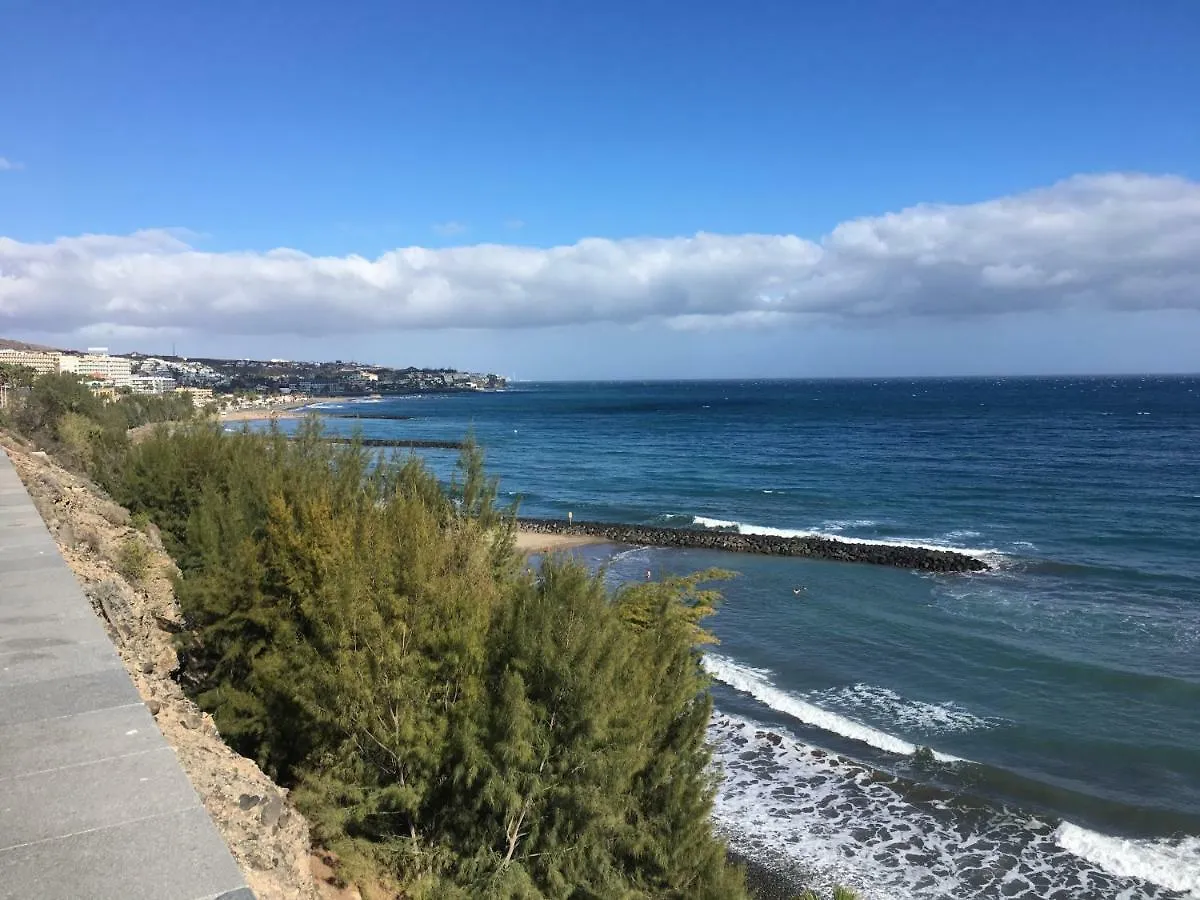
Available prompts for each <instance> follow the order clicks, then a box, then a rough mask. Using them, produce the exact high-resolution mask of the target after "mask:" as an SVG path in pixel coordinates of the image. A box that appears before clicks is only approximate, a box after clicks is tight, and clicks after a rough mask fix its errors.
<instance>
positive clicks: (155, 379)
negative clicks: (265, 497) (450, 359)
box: [0, 341, 507, 411]
mask: <svg viewBox="0 0 1200 900" xmlns="http://www.w3.org/2000/svg"><path fill="white" fill-rule="evenodd" d="M5 344H7V346H6V345H5ZM3 371H7V372H10V373H17V372H21V371H24V372H26V373H27V374H28V375H30V376H31V377H36V376H40V375H50V374H61V373H67V374H72V375H76V376H78V377H79V378H80V379H81V380H83V381H85V382H86V383H87V385H88V387H89V388H90V389H91V391H92V393H93V394H95V395H97V396H99V397H102V398H104V399H109V400H115V399H117V398H119V397H120V396H122V395H123V394H128V393H133V394H168V393H178V394H187V395H189V396H190V397H191V399H192V402H193V403H194V404H195V406H196V408H198V409H202V408H207V407H209V406H210V405H211V406H213V407H215V408H216V409H218V410H221V411H225V410H238V409H254V408H262V407H276V406H282V405H292V404H295V403H298V402H302V401H304V400H306V399H308V398H312V397H369V396H385V395H396V394H428V393H448V392H465V391H495V390H503V389H504V388H505V386H506V385H507V382H506V380H505V379H504V378H503V377H501V376H499V375H493V374H490V373H488V374H481V373H474V372H460V371H457V370H455V369H420V368H415V367H408V368H404V369H396V368H391V367H388V366H379V365H371V364H366V363H359V362H344V361H342V360H335V361H333V362H298V361H292V360H282V359H271V360H265V361H264V360H251V359H237V360H230V359H218V358H204V359H189V358H186V357H180V356H150V355H146V354H142V353H128V354H110V353H109V351H108V349H107V348H105V347H90V348H88V349H87V350H86V351H85V352H72V351H64V350H56V349H50V348H43V347H36V346H33V345H27V344H20V343H18V342H15V341H9V342H3V343H0V372H3ZM13 382H14V379H13V378H0V408H3V407H4V406H5V405H6V404H7V402H8V397H9V393H10V391H11V389H12V383H13Z"/></svg>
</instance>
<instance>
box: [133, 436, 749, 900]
mask: <svg viewBox="0 0 1200 900" xmlns="http://www.w3.org/2000/svg"><path fill="white" fill-rule="evenodd" d="M112 490H113V492H114V494H115V495H116V496H117V498H118V499H119V500H120V501H121V502H123V503H125V504H126V505H128V506H129V507H130V509H131V510H133V512H134V513H135V515H136V516H149V517H150V518H152V519H153V520H154V521H155V522H156V523H157V525H158V526H159V528H160V529H161V531H162V534H163V539H164V541H165V542H166V544H167V546H168V548H169V549H170V550H171V552H172V553H173V554H174V555H175V556H176V559H177V561H178V562H179V565H180V568H181V571H182V577H181V578H180V580H179V583H178V586H177V594H178V597H179V601H180V605H181V608H182V610H183V613H184V617H185V620H186V623H187V626H188V627H187V630H186V632H185V633H184V634H183V635H181V644H180V651H181V677H182V681H183V682H184V684H185V686H187V687H188V689H189V690H190V691H191V692H192V693H193V695H194V696H196V697H197V699H198V701H199V703H200V704H201V705H202V706H203V707H204V708H205V709H206V710H208V711H210V712H211V713H212V714H213V715H214V717H215V718H216V721H217V724H218V726H219V727H220V729H221V733H222V734H223V735H224V736H225V737H226V739H227V740H229V741H230V742H231V743H232V744H233V745H234V746H235V747H236V748H237V749H238V750H240V751H241V752H243V753H245V754H247V755H249V756H251V757H253V758H254V759H256V760H257V761H258V762H259V763H260V764H261V765H262V766H263V767H264V768H265V769H266V770H267V771H268V772H269V773H271V774H272V775H273V776H274V777H276V778H278V779H280V780H281V781H282V782H284V783H285V784H287V785H288V786H290V787H293V788H294V794H293V796H294V797H295V799H296V801H297V802H298V803H299V804H300V806H301V809H302V810H303V811H304V813H305V814H306V816H307V817H308V818H309V821H310V823H311V825H312V829H313V832H314V835H315V836H316V837H317V838H318V839H319V840H321V841H322V842H324V843H325V844H326V845H328V846H330V847H331V848H332V849H334V850H336V851H337V852H339V853H340V854H342V855H343V856H350V857H352V858H356V859H359V860H364V859H367V860H371V861H372V862H373V863H374V864H375V865H377V866H381V867H384V868H386V869H387V870H388V871H389V872H390V873H391V874H392V875H393V876H394V877H395V878H397V879H398V880H399V881H400V882H402V883H403V885H404V887H405V890H406V892H407V894H408V895H410V896H413V897H430V898H435V897H436V898H454V897H462V898H497V900H499V898H514V900H515V898H530V900H536V898H555V900H568V898H572V900H574V898H608V897H618V898H650V897H654V898H679V900H683V898H689V900H690V898H700V900H705V898H711V900H736V898H739V897H744V896H745V888H744V886H743V884H742V876H741V874H740V872H738V871H737V870H734V869H731V868H729V867H728V866H727V865H726V861H725V850H724V847H723V845H722V844H721V843H720V842H719V841H717V840H716V839H715V837H714V835H713V833H712V826H711V818H710V814H711V806H712V798H713V789H714V785H713V783H712V776H711V774H710V769H709V762H710V758H709V753H708V750H707V747H706V744H705V728H706V725H707V722H708V717H709V712H710V700H709V697H708V694H707V690H706V687H707V681H706V679H705V676H704V674H703V671H702V669H701V666H700V662H699V652H698V650H697V647H698V646H699V645H700V644H702V643H704V642H706V641H708V640H710V637H709V636H708V635H707V633H706V632H705V631H704V630H703V628H702V627H701V622H702V620H703V618H704V617H705V616H707V615H709V614H711V613H712V611H713V610H714V609H715V605H716V601H717V597H716V595H715V594H713V593H711V592H709V591H705V590H702V589H701V581H702V580H706V579H708V578H709V577H710V575H711V574H715V573H706V575H705V576H697V577H695V578H692V579H677V580H673V581H668V582H664V583H661V584H652V585H637V586H635V587H632V588H629V589H627V590H624V591H620V592H618V593H617V594H616V595H615V596H614V595H610V594H608V593H607V592H606V590H605V588H604V584H603V581H602V579H601V578H599V577H598V576H596V575H594V574H591V573H589V572H587V571H586V570H585V569H584V568H582V567H581V566H579V565H577V564H574V563H571V562H568V561H563V560H556V559H551V560H549V561H547V562H546V564H545V565H544V567H543V569H542V571H541V574H540V576H539V577H534V576H532V575H529V574H526V573H525V569H524V567H523V566H522V565H521V564H520V562H519V559H518V558H517V557H516V555H515V554H514V553H513V551H512V540H513V529H514V517H513V515H512V513H511V512H510V511H503V510H500V509H499V508H498V506H497V505H496V485H495V481H494V480H489V479H488V478H487V477H486V475H485V473H484V467H483V456H482V453H481V452H480V451H479V449H478V448H477V447H475V446H474V444H473V443H469V444H468V447H467V449H466V450H465V451H464V452H463V455H462V458H461V460H460V467H459V474H458V476H457V477H456V478H455V480H454V482H453V484H452V485H451V486H450V488H449V489H448V490H446V489H443V487H442V486H441V485H439V483H438V482H437V480H436V478H435V477H434V476H433V475H432V474H431V473H430V472H429V471H428V470H427V469H425V467H424V466H423V465H422V464H421V463H420V462H419V461H417V460H416V459H415V458H408V459H407V460H398V459H386V458H378V459H377V458H374V457H372V456H371V455H370V454H369V453H367V452H366V451H365V450H364V449H363V448H362V447H361V446H359V445H355V444H350V445H332V444H330V443H328V442H325V441H323V440H322V439H321V435H320V431H319V428H318V427H317V426H316V425H315V424H313V423H306V424H305V425H303V426H302V428H301V429H300V432H299V434H298V435H297V436H296V439H295V440H288V439H287V438H285V437H284V436H283V435H282V434H280V433H279V432H278V431H270V432H267V433H261V434H250V433H248V432H247V433H242V434H238V435H226V434H223V433H222V432H221V431H220V430H219V429H218V428H217V427H215V426H209V425H202V424H199V425H194V426H190V427H188V428H185V429H180V430H177V431H176V432H175V433H173V434H166V433H161V432H160V433H158V434H156V435H154V436H152V437H151V438H149V439H148V440H147V441H145V442H144V443H142V444H139V445H138V446H137V447H135V448H133V449H132V450H131V451H130V453H129V455H128V458H127V460H126V464H125V465H124V466H123V467H122V469H121V472H120V476H119V478H118V479H117V480H116V481H115V483H114V485H113V487H112Z"/></svg>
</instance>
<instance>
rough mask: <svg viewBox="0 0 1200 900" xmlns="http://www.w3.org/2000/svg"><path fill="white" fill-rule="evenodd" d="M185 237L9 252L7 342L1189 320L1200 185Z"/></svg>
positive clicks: (1101, 186)
mask: <svg viewBox="0 0 1200 900" xmlns="http://www.w3.org/2000/svg"><path fill="white" fill-rule="evenodd" d="M190 239H191V237H190V235H188V234H187V233H186V232H181V231H173V232H166V231H142V232H137V233H135V234H131V235H120V236H112V235H85V236H82V237H69V238H60V239H58V240H56V241H54V242H53V243H49V244H30V243H21V242H18V241H15V240H11V239H6V238H0V332H11V333H16V332H25V331H31V332H40V333H57V334H65V333H72V332H78V331H80V330H81V329H88V328H92V329H96V328H101V329H103V328H108V329H138V330H139V333H143V332H142V331H140V330H146V329H148V330H150V331H151V332H153V331H154V330H156V329H176V330H183V331H188V330H195V331H203V332H207V333H214V334H244V335H253V334H282V333H293V334H300V335H318V336H319V335H328V334H334V333H341V334H347V333H363V332H372V333H377V332H380V331H386V330H389V329H401V328H403V329H423V328H424V329H429V328H445V327H477V328H504V327H528V326H548V325H564V324H573V323H586V322H599V321H606V322H618V323H636V322H643V321H665V322H666V323H667V324H669V325H671V326H672V327H675V328H680V329H701V328H713V327H740V328H755V327H759V328H761V327H786V326H787V325H788V324H789V323H791V322H796V321H799V320H800V319H801V318H803V319H811V318H813V317H819V318H821V319H823V320H828V321H839V320H840V321H843V322H855V321H889V320H895V319H898V318H901V317H909V318H911V317H938V318H945V319H962V318H965V317H979V316H986V315H992V314H1000V313H1006V312H1019V311H1032V310H1046V311H1054V310H1060V309H1076V310H1082V311H1084V312H1088V311H1102V310H1145V309H1159V310H1162V309H1185V310H1200V183H1197V182H1193V181H1188V180H1186V179H1182V178H1175V177H1152V176H1145V175H1101V176H1086V177H1083V176H1081V177H1076V178H1071V179H1068V180H1066V181H1063V182H1060V183H1058V184H1056V185H1053V186H1051V187H1048V188H1044V189H1040V190H1036V191H1031V192H1028V193H1024V194H1019V195H1014V196H1010V197H1003V198H1000V199H997V200H991V201H987V202H983V203H976V204H970V205H962V206H948V205H921V206H915V207H912V208H911V209H906V210H903V211H901V212H896V213H890V214H888V215H883V216H878V217H874V218H864V219H856V220H853V221H848V222H844V223H842V224H840V225H838V226H837V227H836V228H834V229H833V230H832V231H831V232H830V233H829V234H828V235H826V236H825V237H824V238H822V239H821V240H819V241H810V240H806V239H804V238H800V237H796V236H793V235H768V234H741V235H717V234H697V235H695V236H694V237H677V238H629V239H623V240H609V239H604V238H588V239H585V240H581V241H579V242H578V243H575V244H571V245H565V246H558V247H550V248H546V249H539V248H534V247H518V246H509V245H499V244H479V245H475V246H463V247H450V248H445V249H427V248H422V247H407V248H403V249H398V250H394V251H391V252H389V253H385V254H384V255H382V256H380V257H378V258H377V259H373V260H369V259H364V258H362V257H359V256H345V257H319V256H310V255H308V254H305V253H300V252H298V251H295V250H288V249H279V250H273V251H269V252H265V253H257V252H255V253H251V252H238V253H208V252H202V251H199V250H196V249H194V248H193V247H192V246H191V245H189V244H188V243H187V241H188V240H190Z"/></svg>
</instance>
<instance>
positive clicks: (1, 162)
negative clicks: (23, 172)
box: [0, 156, 25, 172]
mask: <svg viewBox="0 0 1200 900" xmlns="http://www.w3.org/2000/svg"><path fill="white" fill-rule="evenodd" d="M23 168H25V166H24V165H23V164H21V163H19V162H16V161H15V160H11V159H5V158H4V157H3V156H0V172H15V171H16V170H17V169H23Z"/></svg>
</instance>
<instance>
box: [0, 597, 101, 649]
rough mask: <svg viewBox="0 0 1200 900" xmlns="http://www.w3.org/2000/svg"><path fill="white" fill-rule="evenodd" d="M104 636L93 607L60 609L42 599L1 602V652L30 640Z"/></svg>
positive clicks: (20, 646) (26, 643) (85, 639)
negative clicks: (48, 634)
mask: <svg viewBox="0 0 1200 900" xmlns="http://www.w3.org/2000/svg"><path fill="white" fill-rule="evenodd" d="M47 632H49V633H50V634H51V635H52V636H51V637H47V636H46V635H47ZM104 636H105V631H104V627H103V626H102V625H101V624H100V620H99V619H97V618H96V615H95V613H93V612H92V611H91V610H90V609H85V610H78V609H72V610H67V611H64V612H58V611H48V610H47V609H46V606H45V604H42V603H27V602H26V603H0V653H5V652H7V651H10V650H17V649H21V648H22V647H25V646H30V644H29V643H28V642H30V641H39V640H42V641H47V640H49V641H54V640H68V641H95V640H99V639H100V638H102V637H104Z"/></svg>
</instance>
